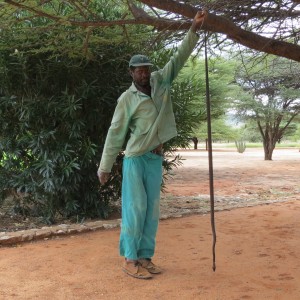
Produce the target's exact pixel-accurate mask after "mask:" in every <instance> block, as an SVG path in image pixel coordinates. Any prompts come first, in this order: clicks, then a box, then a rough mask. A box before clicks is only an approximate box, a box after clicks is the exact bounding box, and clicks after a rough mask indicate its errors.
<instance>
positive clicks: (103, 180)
mask: <svg viewBox="0 0 300 300" xmlns="http://www.w3.org/2000/svg"><path fill="white" fill-rule="evenodd" d="M97 175H98V178H99V181H100V183H101V184H102V185H103V184H105V183H106V182H107V181H108V179H109V177H110V173H108V172H97Z"/></svg>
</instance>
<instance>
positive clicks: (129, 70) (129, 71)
mask: <svg viewBox="0 0 300 300" xmlns="http://www.w3.org/2000/svg"><path fill="white" fill-rule="evenodd" d="M128 73H129V75H130V77H131V78H132V77H133V76H132V70H131V69H128Z"/></svg>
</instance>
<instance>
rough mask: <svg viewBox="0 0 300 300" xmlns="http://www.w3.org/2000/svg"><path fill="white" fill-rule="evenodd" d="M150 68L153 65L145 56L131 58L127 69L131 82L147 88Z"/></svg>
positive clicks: (138, 55) (139, 55)
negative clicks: (128, 69)
mask: <svg viewBox="0 0 300 300" xmlns="http://www.w3.org/2000/svg"><path fill="white" fill-rule="evenodd" d="M151 66H153V64H152V63H151V62H150V60H149V58H148V57H147V56H145V55H141V54H137V55H134V56H132V57H131V59H130V61H129V68H130V75H131V77H132V79H133V81H134V82H135V83H136V84H138V85H140V86H142V87H145V86H149V84H150V75H151V71H150V67H151Z"/></svg>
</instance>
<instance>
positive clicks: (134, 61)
mask: <svg viewBox="0 0 300 300" xmlns="http://www.w3.org/2000/svg"><path fill="white" fill-rule="evenodd" d="M141 66H153V64H152V63H151V62H150V59H149V58H148V57H147V56H145V55H141V54H137V55H133V56H132V57H131V59H130V61H129V67H141Z"/></svg>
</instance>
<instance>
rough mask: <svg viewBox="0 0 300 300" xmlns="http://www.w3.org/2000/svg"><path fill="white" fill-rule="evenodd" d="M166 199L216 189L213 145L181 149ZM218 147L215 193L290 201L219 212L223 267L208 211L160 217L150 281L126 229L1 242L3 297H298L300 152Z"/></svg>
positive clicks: (257, 299)
mask: <svg viewBox="0 0 300 300" xmlns="http://www.w3.org/2000/svg"><path fill="white" fill-rule="evenodd" d="M181 154H182V155H183V157H184V158H185V160H184V165H183V166H181V167H179V168H178V169H177V170H175V171H174V178H173V180H171V181H170V182H169V183H168V187H167V193H166V195H167V197H169V198H170V197H172V196H178V195H183V196H194V195H199V194H201V195H202V194H208V179H207V178H208V174H207V173H208V171H207V166H208V164H207V158H206V157H207V153H206V152H205V151H201V150H199V151H183V152H181ZM273 158H274V160H273V161H264V160H263V153H262V151H256V150H246V152H245V153H243V154H239V153H237V152H230V151H216V152H214V178H215V180H214V186H215V194H216V195H220V196H222V195H230V196H233V197H235V196H239V197H242V196H249V195H255V196H256V197H259V198H260V197H261V199H265V198H268V199H278V198H282V199H283V198H284V200H285V202H281V203H274V204H269V205H258V206H255V207H245V208H239V209H233V210H230V211H222V212H216V213H215V219H216V229H217V246H216V266H217V269H216V272H213V271H212V254H211V247H212V245H211V244H212V235H211V228H210V216H209V215H193V216H188V217H182V218H175V219H167V220H163V221H161V223H160V227H159V231H158V236H157V251H156V255H155V257H154V261H155V262H156V263H157V264H159V265H160V266H162V267H163V269H164V272H163V274H161V275H156V276H155V277H154V278H153V279H151V280H147V281H145V280H139V279H134V278H131V277H129V276H127V275H125V274H124V273H122V271H121V265H122V262H123V260H122V258H120V257H119V254H118V238H119V229H111V230H105V231H96V232H92V233H86V234H81V235H75V236H67V237H60V238H57V239H54V240H48V241H39V242H34V243H28V244H22V245H19V246H17V247H10V248H5V247H3V248H0V274H1V276H0V299H5V300H6V299H72V300H73V299H80V300H81V299H89V300H93V299H122V300H126V299H168V300H169V299H214V300H217V299H218V300H224V299H228V300H232V299H255V300H260V299H272V300H273V299H282V300H283V299H284V300H286V299H289V300H296V299H297V300H298V299H300V254H299V249H300V217H299V215H300V201H299V200H300V197H299V191H300V184H299V178H300V153H299V152H298V150H297V149H290V150H278V151H276V150H275V153H274V156H273Z"/></svg>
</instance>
